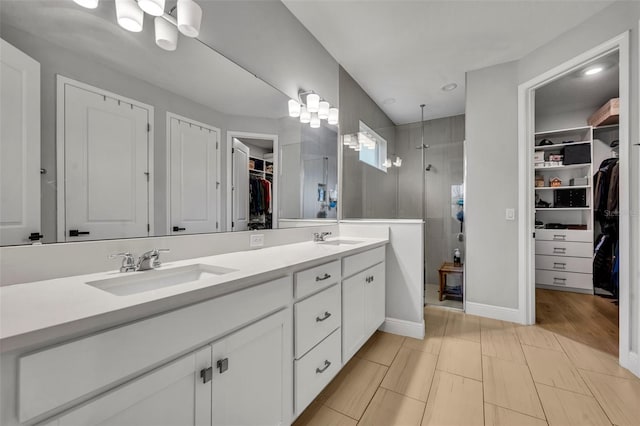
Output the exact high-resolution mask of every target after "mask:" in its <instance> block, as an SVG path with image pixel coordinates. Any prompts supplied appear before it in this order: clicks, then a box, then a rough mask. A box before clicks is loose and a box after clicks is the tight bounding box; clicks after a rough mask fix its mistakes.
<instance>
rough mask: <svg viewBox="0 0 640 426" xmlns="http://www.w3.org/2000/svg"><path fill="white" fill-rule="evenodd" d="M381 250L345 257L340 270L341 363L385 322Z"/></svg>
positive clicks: (381, 248) (383, 265) (344, 362)
mask: <svg viewBox="0 0 640 426" xmlns="http://www.w3.org/2000/svg"><path fill="white" fill-rule="evenodd" d="M384 259H385V252H384V247H380V248H377V249H374V250H370V251H367V252H364V253H360V254H356V255H353V256H349V257H346V258H344V259H343V260H342V270H343V271H344V272H345V273H344V275H345V276H346V274H347V273H350V274H351V276H347V277H346V278H344V279H343V280H342V363H343V364H346V362H347V361H349V359H351V357H352V356H353V355H354V354H355V353H356V352H357V351H358V349H360V347H362V345H363V344H364V343H365V342H366V341H367V339H369V337H371V335H372V334H373V333H374V332H375V331H376V330H377V329H378V327H380V325H381V324H382V323H383V322H384V319H385V262H384Z"/></svg>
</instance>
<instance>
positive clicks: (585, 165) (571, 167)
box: [534, 163, 591, 172]
mask: <svg viewBox="0 0 640 426" xmlns="http://www.w3.org/2000/svg"><path fill="white" fill-rule="evenodd" d="M588 167H591V163H584V164H568V165H566V166H553V167H534V170H535V171H536V172H538V171H543V170H545V171H546V170H569V169H584V168H588Z"/></svg>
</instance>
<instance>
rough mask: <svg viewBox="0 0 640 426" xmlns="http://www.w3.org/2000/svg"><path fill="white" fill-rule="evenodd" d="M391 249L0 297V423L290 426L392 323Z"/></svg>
mask: <svg viewBox="0 0 640 426" xmlns="http://www.w3.org/2000/svg"><path fill="white" fill-rule="evenodd" d="M387 243H388V238H353V239H352V238H350V239H348V240H346V239H329V240H327V241H324V242H302V243H295V244H286V245H281V246H275V247H268V248H264V249H260V250H251V251H241V252H233V253H226V254H220V255H216V256H209V257H201V258H197V259H188V260H182V261H176V262H168V263H165V264H163V265H162V266H160V267H159V268H157V269H152V270H149V271H140V272H118V271H112V272H106V273H96V274H90V275H83V276H74V277H66V278H58V279H54V280H48V281H40V282H35V283H26V284H17V285H11V286H6V287H2V288H1V289H0V291H1V292H2V293H1V297H2V314H1V315H2V316H1V320H2V325H1V329H0V331H1V336H0V337H1V339H2V340H1V343H2V350H3V354H2V357H1V362H2V370H1V373H2V379H1V380H2V395H3V397H2V418H1V419H0V420H1V422H0V423H2V424H3V425H22V424H28V425H31V424H43V425H48V426H49V425H92V424H101V425H146V424H149V425H151V424H152V425H154V426H156V425H201V424H202V425H205V424H206V425H211V424H214V425H229V424H242V425H249V424H260V425H266V424H269V425H275V424H282V425H286V424H290V423H291V422H292V421H293V420H294V419H295V418H296V417H297V416H298V415H299V414H300V413H301V412H302V411H303V410H304V409H305V408H306V407H307V406H308V405H309V403H310V402H311V401H312V400H313V399H314V398H315V397H316V396H317V395H318V394H319V393H320V391H321V390H322V389H323V388H324V387H325V386H326V385H327V384H328V383H329V382H330V381H331V379H332V378H333V377H334V376H335V375H336V374H337V373H338V372H339V371H340V369H341V368H342V366H343V365H344V364H345V363H346V362H347V361H348V360H349V359H350V358H351V357H352V356H353V355H354V354H355V353H356V352H357V351H358V349H359V348H360V347H361V346H362V345H363V344H364V343H365V342H366V340H367V339H368V338H369V337H370V336H371V335H372V334H373V333H374V332H375V330H376V329H377V328H378V327H379V326H380V325H381V324H382V323H383V322H384V320H385V246H386V244H387Z"/></svg>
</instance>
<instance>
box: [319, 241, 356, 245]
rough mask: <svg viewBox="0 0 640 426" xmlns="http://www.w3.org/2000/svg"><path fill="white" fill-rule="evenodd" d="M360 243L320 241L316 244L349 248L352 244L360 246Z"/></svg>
mask: <svg viewBox="0 0 640 426" xmlns="http://www.w3.org/2000/svg"><path fill="white" fill-rule="evenodd" d="M361 242H362V241H357V240H327V241H321V242H319V243H318V244H328V245H331V246H350V245H353V244H360V243H361Z"/></svg>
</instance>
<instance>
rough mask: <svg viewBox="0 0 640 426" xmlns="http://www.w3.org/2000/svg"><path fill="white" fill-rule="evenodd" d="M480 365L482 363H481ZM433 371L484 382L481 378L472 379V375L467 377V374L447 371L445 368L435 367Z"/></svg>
mask: <svg viewBox="0 0 640 426" xmlns="http://www.w3.org/2000/svg"><path fill="white" fill-rule="evenodd" d="M481 365H482V364H481ZM435 371H439V372H441V373H447V374H452V375H454V376H458V377H462V378H463V379H468V380H473V381H474V382H480V383H484V381H483V380H478V379H474V378H473V377H469V376H465V375H463V374H459V373H452V372H451V371H447V370H440V369H439V368H438V367H436V370H435Z"/></svg>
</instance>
